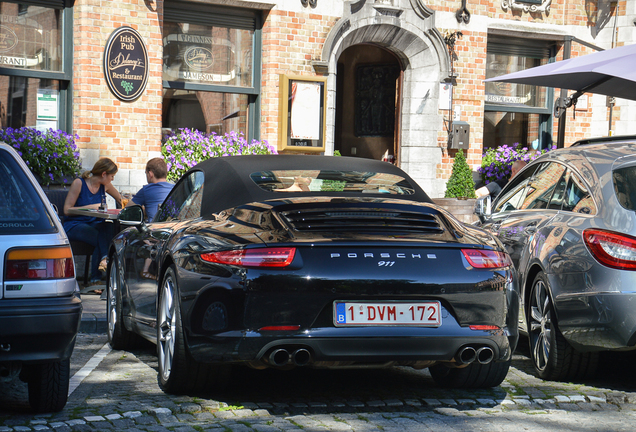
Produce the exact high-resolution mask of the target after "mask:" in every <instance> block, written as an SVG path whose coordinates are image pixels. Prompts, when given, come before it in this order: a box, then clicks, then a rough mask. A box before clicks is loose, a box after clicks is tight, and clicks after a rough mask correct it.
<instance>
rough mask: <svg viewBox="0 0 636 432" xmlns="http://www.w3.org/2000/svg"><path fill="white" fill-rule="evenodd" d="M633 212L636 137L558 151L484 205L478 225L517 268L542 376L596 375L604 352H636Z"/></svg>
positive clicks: (524, 324)
mask: <svg viewBox="0 0 636 432" xmlns="http://www.w3.org/2000/svg"><path fill="white" fill-rule="evenodd" d="M491 208H492V211H491V210H490V209H491ZM635 210H636V137H628V138H621V137H612V138H608V139H604V140H601V139H595V140H588V141H585V142H578V143H575V145H573V146H572V147H570V148H567V149H559V150H554V151H551V152H549V153H547V154H546V155H544V156H542V157H540V158H538V159H536V160H535V161H534V162H532V163H531V164H529V165H528V166H526V167H525V168H524V169H523V170H522V171H521V172H519V173H518V174H517V176H515V177H514V178H513V179H512V180H511V181H510V182H509V183H508V184H507V185H506V187H505V188H504V189H503V190H502V191H501V193H500V194H499V196H498V197H497V198H496V199H495V200H494V202H493V203H492V207H491V206H490V201H489V198H485V199H483V198H482V199H481V200H480V201H478V203H477V209H476V212H477V214H478V215H479V217H480V222H477V225H479V226H481V227H483V228H485V229H488V230H490V231H492V232H493V233H496V235H497V236H498V237H499V239H500V240H501V241H502V243H503V244H504V245H505V247H506V248H507V250H508V253H509V254H510V256H511V258H512V260H513V262H514V264H515V266H516V267H517V269H518V271H519V277H520V295H521V301H522V305H521V307H520V316H519V324H520V330H521V331H522V332H523V333H526V334H527V335H528V339H529V343H530V353H531V357H532V360H533V363H534V366H535V369H536V371H537V373H538V375H539V376H540V377H541V378H544V379H551V380H572V379H580V378H583V377H586V376H590V375H591V374H592V373H593V372H594V371H595V369H596V365H597V361H598V353H599V352H600V351H605V350H631V349H635V348H636V272H635V270H636V213H635Z"/></svg>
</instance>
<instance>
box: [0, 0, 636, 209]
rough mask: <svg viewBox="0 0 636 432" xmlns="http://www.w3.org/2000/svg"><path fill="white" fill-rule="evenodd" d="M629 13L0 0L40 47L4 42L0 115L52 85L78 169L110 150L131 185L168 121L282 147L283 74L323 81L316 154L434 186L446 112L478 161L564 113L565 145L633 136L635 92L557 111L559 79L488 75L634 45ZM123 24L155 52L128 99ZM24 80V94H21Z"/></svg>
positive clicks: (535, 136)
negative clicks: (121, 74) (115, 67)
mask: <svg viewBox="0 0 636 432" xmlns="http://www.w3.org/2000/svg"><path fill="white" fill-rule="evenodd" d="M464 5H465V7H464ZM635 9H636V1H631V0H629V1H622V2H609V1H603V0H595V1H589V0H585V1H584V0H554V1H551V0H524V1H520V0H487V1H481V2H476V1H473V0H466V2H465V3H463V2H462V1H460V0H457V1H454V2H448V1H441V0H434V1H431V2H426V1H424V0H375V1H374V0H368V1H364V0H360V1H342V0H249V1H243V0H190V1H173V0H163V1H162V0H145V1H138V0H116V1H104V0H54V1H49V2H46V1H42V0H34V1H22V2H0V13H1V14H2V24H1V25H0V30H1V31H0V34H2V35H3V38H4V39H3V40H9V39H11V37H12V36H11V34H16V35H18V36H16V37H17V38H18V39H19V38H20V37H22V38H23V39H24V38H27V39H28V38H29V37H30V38H31V39H33V40H34V41H35V42H33V45H34V48H32V51H33V52H27V51H28V50H29V49H27V48H24V49H22V50H21V53H15V52H13V51H12V50H14V51H15V49H16V48H15V47H10V46H9V45H7V46H4V45H1V44H0V51H1V52H0V54H2V61H1V62H0V92H1V94H0V103H2V107H3V108H2V109H4V110H5V111H4V112H5V114H4V115H2V112H0V119H1V120H2V126H3V127H9V126H11V127H16V126H20V125H26V126H36V123H37V124H38V125H40V122H39V120H40V118H39V117H37V118H36V115H35V112H36V111H37V109H38V108H37V107H34V105H35V102H34V101H35V98H37V95H38V94H39V93H38V91H39V90H38V89H47V91H52V92H57V93H55V94H57V95H58V97H59V108H58V110H59V113H58V117H57V120H56V122H57V123H56V126H57V128H60V129H65V130H67V132H72V133H75V134H77V135H79V140H78V145H79V147H80V153H81V157H82V162H83V165H84V167H86V168H89V167H91V166H92V164H93V163H94V162H95V160H97V158H99V157H101V156H108V157H110V158H112V159H113V160H115V161H116V163H117V164H118V165H119V167H120V172H119V173H118V175H117V177H116V178H115V183H116V185H118V186H121V187H127V186H129V187H131V188H132V189H136V188H139V187H141V185H143V183H144V182H145V176H144V167H145V163H146V161H147V160H148V159H150V158H152V157H154V156H157V155H159V154H160V150H161V140H162V137H163V136H164V134H165V133H166V132H167V131H169V130H170V129H175V128H178V127H192V128H197V129H201V130H204V132H213V131H214V132H218V133H223V132H228V131H230V130H238V131H240V132H243V133H244V134H245V135H246V137H249V138H250V139H251V138H257V139H264V140H267V141H269V142H270V143H279V141H280V142H282V140H284V139H287V138H288V137H287V136H286V133H287V131H283V130H281V124H282V123H281V107H283V106H284V104H282V103H281V95H282V94H283V92H281V88H280V86H281V82H282V81H281V76H289V77H292V78H294V77H296V78H298V77H300V79H301V82H302V79H303V78H305V79H307V80H308V82H311V80H312V78H313V77H319V78H321V79H323V78H326V81H325V82H324V90H325V95H326V97H325V101H326V102H325V104H326V107H325V108H326V115H325V117H324V119H322V121H323V126H324V131H325V134H324V137H323V138H322V142H321V144H322V145H324V149H323V148H322V147H320V148H318V149H319V150H320V152H321V153H324V154H328V155H331V154H333V153H334V151H335V150H337V151H339V152H340V153H341V154H342V155H347V156H349V155H352V156H358V157H372V158H376V159H379V158H383V157H388V158H391V159H393V160H395V161H396V163H397V164H398V165H400V166H401V167H402V168H403V169H404V170H406V171H407V172H408V173H409V174H410V175H411V176H412V177H414V178H415V179H416V180H417V181H418V182H419V183H420V185H421V186H422V187H423V188H424V189H425V190H426V191H427V192H428V193H429V194H430V195H431V196H432V197H440V196H442V195H443V193H444V190H445V184H446V180H447V179H448V177H449V176H450V172H451V166H452V159H453V157H454V155H455V153H456V151H457V150H455V149H452V148H448V147H449V146H448V144H449V139H448V128H449V126H450V122H449V121H450V120H451V119H452V121H453V123H456V124H459V123H457V122H462V123H461V124H465V125H466V126H465V128H466V129H467V130H468V131H469V135H468V136H469V139H468V140H467V142H466V143H463V144H462V145H463V146H464V148H465V150H464V151H465V153H467V160H468V163H469V164H470V165H471V166H472V167H473V168H474V169H476V168H477V167H478V166H479V164H480V162H481V155H482V153H483V152H484V150H485V149H487V148H491V147H496V146H498V145H502V144H508V145H513V144H517V143H519V144H521V145H523V146H528V147H531V146H533V147H534V148H537V149H539V148H546V147H547V146H550V145H553V144H554V143H556V136H557V130H558V128H559V122H564V124H565V140H564V142H565V145H566V146H567V145H568V144H570V143H572V142H574V141H575V140H577V139H579V138H583V137H593V136H603V135H607V134H608V132H610V130H611V131H612V133H614V134H628V133H629V132H630V131H631V130H630V128H629V125H630V123H631V122H632V121H633V120H634V117H636V114H635V113H634V109H633V108H634V105H633V103H632V102H629V101H626V100H620V99H617V100H616V101H615V103H614V102H612V103H610V102H611V101H608V99H607V98H606V97H604V96H599V95H591V94H589V95H586V97H584V98H582V99H581V101H580V102H579V104H578V105H577V107H576V109H569V110H568V111H567V113H566V115H565V116H563V117H562V118H561V119H560V120H559V119H557V118H556V117H555V116H554V115H553V104H554V100H555V98H557V97H559V96H560V91H559V90H558V89H557V90H550V89H536V88H530V87H529V86H525V87H524V88H521V87H514V85H508V86H506V85H494V84H493V85H491V86H490V87H489V86H488V85H487V84H486V83H484V79H485V78H487V77H492V76H496V75H501V74H504V73H506V72H511V71H514V70H517V69H524V68H526V67H531V66H534V65H537V64H544V63H547V62H550V61H558V60H561V59H563V58H564V57H568V56H569V57H576V56H579V55H584V54H588V53H591V52H594V51H595V50H597V49H608V48H611V47H613V46H620V45H625V44H631V43H633V42H634V41H633V39H634V38H635V37H636V28H635V26H634V18H636V10H635ZM38 17H41V19H39V23H37V24H34V23H35V22H37V21H38ZM52 20H53V21H52ZM56 20H57V21H56ZM51 22H53V23H51ZM29 26H31V27H33V26H35V27H36V28H37V29H38V31H39V33H44V34H48V35H51V38H50V39H53V41H52V42H51V41H49V42H46V44H48V45H47V46H45V47H44V48H38V47H39V46H40V45H43V44H44V42H39V40H38V37H37V36H21V35H24V34H26V31H25V32H23V33H19V30H20V29H23V30H24V28H25V27H29ZM122 26H127V27H131V28H133V29H134V30H136V31H137V32H138V34H139V35H140V36H141V38H142V39H143V41H144V43H145V48H146V50H147V53H148V63H147V65H146V67H147V72H148V81H147V84H146V87H145V90H144V91H143V94H142V95H141V96H140V97H138V98H137V99H136V100H134V101H129V102H127V101H122V100H120V99H119V98H118V97H117V96H116V95H115V94H114V93H113V92H112V91H111V89H109V87H108V85H107V83H106V80H105V78H104V73H105V70H104V47H105V46H106V44H107V42H108V40H109V37H110V36H111V34H112V33H113V31H114V30H115V29H117V28H119V27H122ZM459 32H461V34H460V33H459ZM60 34H61V35H63V36H60ZM449 38H454V39H453V41H454V44H453V45H452V46H449V40H450V39H449ZM56 41H57V42H56ZM38 44H39V45H38ZM449 48H452V49H451V50H449ZM38 49H39V51H38ZM43 50H44V51H46V52H47V53H53V52H56V53H57V57H56V56H55V55H50V57H51V58H58V63H59V65H57V66H55V65H54V66H53V67H50V68H47V67H46V66H43V65H42V64H41V63H40V64H37V65H36V66H34V67H22V66H20V65H16V64H15V62H16V61H18V60H19V59H20V58H21V57H20V55H23V56H24V57H25V58H37V55H39V54H37V53H41V52H42V51H43ZM59 58H64V59H65V61H64V63H63V64H62V62H61V61H59ZM15 59H18V60H15ZM186 63H187V65H186ZM56 64H57V63H56ZM60 65H61V66H60ZM43 71H44V72H43ZM20 80H22V81H20ZM25 80H26V83H27V84H24V82H25ZM34 81H35V82H34ZM20 83H22V84H20ZM449 83H453V84H454V85H452V86H449ZM19 85H22V87H25V88H24V89H23V88H22V87H19ZM451 88H452V91H451V90H450V89H451ZM19 89H22V90H20V92H22V93H20V95H21V96H20V97H23V98H24V99H26V100H24V101H22V100H20V101H19V100H18V99H16V96H15V95H16V94H17V93H18V92H17V90H19ZM59 89H61V90H59ZM40 93H41V91H40ZM19 103H20V104H22V105H21V109H22V111H24V115H23V116H22V117H21V119H17V117H16V116H17V114H16V113H17V112H18V111H19V110H18V108H16V107H17V106H18V104H19ZM7 110H8V113H7V112H6V111H7ZM9 114H10V115H9ZM189 122H190V123H191V124H190V123H189ZM47 124H50V123H46V122H42V123H41V125H47ZM304 150H307V149H303V148H302V147H297V148H294V149H292V150H289V149H287V150H285V151H286V152H294V151H296V152H301V153H302V152H306V151H304ZM314 153H315V152H314Z"/></svg>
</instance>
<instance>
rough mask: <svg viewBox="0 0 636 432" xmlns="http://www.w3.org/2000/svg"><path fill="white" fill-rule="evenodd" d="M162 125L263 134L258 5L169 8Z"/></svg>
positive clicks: (254, 136) (251, 135) (172, 5)
mask: <svg viewBox="0 0 636 432" xmlns="http://www.w3.org/2000/svg"><path fill="white" fill-rule="evenodd" d="M164 14H165V19H164V27H163V30H164V34H163V52H164V57H163V83H164V84H163V86H164V92H163V120H162V123H163V130H164V134H166V133H170V132H174V131H176V130H178V129H181V128H189V129H196V130H199V131H201V132H204V133H212V132H214V133H217V134H224V133H228V132H237V133H243V135H244V136H245V138H246V139H248V140H252V139H258V138H259V135H260V130H259V122H257V121H256V119H258V118H260V110H259V103H258V100H259V96H260V83H261V73H260V70H261V67H260V64H261V58H260V53H261V46H260V45H261V42H260V40H261V30H260V28H261V19H260V15H259V13H257V12H254V11H253V10H242V9H236V8H229V7H221V6H209V5H201V4H194V3H188V2H171V3H169V4H167V3H166V4H165V8H164Z"/></svg>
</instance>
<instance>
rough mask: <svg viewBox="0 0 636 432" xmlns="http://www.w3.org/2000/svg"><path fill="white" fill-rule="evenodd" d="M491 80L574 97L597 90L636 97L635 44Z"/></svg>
mask: <svg viewBox="0 0 636 432" xmlns="http://www.w3.org/2000/svg"><path fill="white" fill-rule="evenodd" d="M492 81H498V82H509V83H516V84H530V85H538V86H544V87H556V88H560V89H568V90H576V91H577V93H578V96H580V95H581V94H583V93H597V94H602V95H606V96H614V97H619V98H624V99H631V100H636V44H634V45H626V46H622V47H618V48H613V49H609V50H605V51H598V52H595V53H592V54H587V55H583V56H580V57H575V58H572V59H568V60H563V61H559V62H555V63H549V64H546V65H543V66H537V67H533V68H530V69H526V70H522V71H519V72H513V73H510V74H506V75H501V76H498V77H494V78H489V79H487V80H486V82H492ZM578 96H576V97H578ZM572 97H574V95H573V96H572Z"/></svg>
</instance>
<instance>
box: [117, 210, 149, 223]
mask: <svg viewBox="0 0 636 432" xmlns="http://www.w3.org/2000/svg"><path fill="white" fill-rule="evenodd" d="M118 219H119V223H120V224H122V225H131V226H135V225H141V224H142V223H143V221H144V209H143V208H141V206H140V205H133V206H130V207H124V208H123V209H122V210H121V212H120V213H119V216H118Z"/></svg>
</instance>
